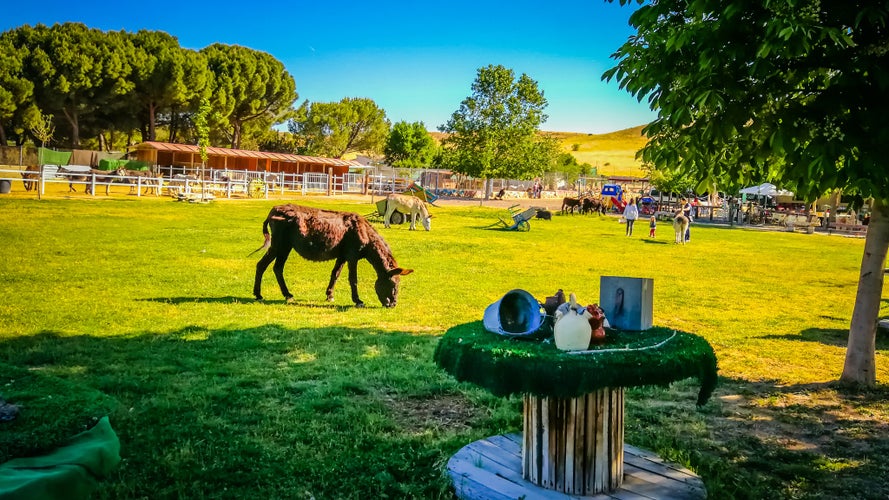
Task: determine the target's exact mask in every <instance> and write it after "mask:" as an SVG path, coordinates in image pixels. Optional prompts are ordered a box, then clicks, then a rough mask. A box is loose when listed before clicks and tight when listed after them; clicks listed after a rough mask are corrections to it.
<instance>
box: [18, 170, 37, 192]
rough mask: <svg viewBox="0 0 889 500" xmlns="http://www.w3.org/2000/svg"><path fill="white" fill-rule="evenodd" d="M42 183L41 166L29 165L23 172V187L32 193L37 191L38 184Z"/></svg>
mask: <svg viewBox="0 0 889 500" xmlns="http://www.w3.org/2000/svg"><path fill="white" fill-rule="evenodd" d="M39 182H40V166H38V165H28V166H27V167H25V169H24V170H22V185H24V186H25V191H30V190H31V189H34V190H35V191H36V190H37V189H38V187H37V186H38V183H39Z"/></svg>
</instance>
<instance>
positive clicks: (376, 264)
mask: <svg viewBox="0 0 889 500" xmlns="http://www.w3.org/2000/svg"><path fill="white" fill-rule="evenodd" d="M269 228H271V236H270V235H269ZM262 233H263V235H264V236H265V243H264V244H263V245H262V247H260V248H259V249H257V250H256V251H259V250H262V249H265V250H266V253H265V255H263V256H262V258H261V259H259V262H257V263H256V276H255V279H254V281H253V295H254V296H255V297H256V300H262V294H261V293H260V288H261V284H262V275H263V273H264V272H265V270H266V269H267V268H268V267H269V264H271V263H272V262H274V263H275V265H274V267H273V269H274V271H275V278H277V280H278V286H279V287H280V288H281V293H282V294H283V295H284V298H285V299H286V300H287V301H288V302H290V301H292V300H293V295H291V294H290V291H289V290H288V289H287V285H286V283H284V264H285V263H286V262H287V258H288V257H289V256H290V250H296V253H297V254H299V256H300V257H302V258H304V259H306V260H311V261H315V262H322V261H326V260H333V259H336V263H335V264H334V266H333V271H331V273H330V283H329V284H328V285H327V300H328V301H332V300H333V287H334V285H335V284H336V280H337V278H339V276H340V271H342V269H343V265H345V264H348V265H349V286H351V288H352V301H353V302H354V303H355V307H364V302H362V301H361V299H360V298H359V297H358V261H359V260H361V259H367V261H368V262H369V263H370V265H371V266H373V268H374V270H375V271H376V272H377V281H376V283H374V289H375V290H376V292H377V297H378V298H379V299H380V303H381V304H382V305H383V306H384V307H395V304H396V303H397V301H398V284H399V280H400V277H401V276H404V275H407V274H410V273H412V272H413V270H412V269H402V268H400V267H398V264H397V263H396V262H395V258H394V257H393V256H392V252H391V251H390V250H389V245H387V244H386V242H385V241H384V240H383V238H382V237H381V236H380V234H379V233H377V231H376V230H375V229H374V228H373V226H371V225H370V223H369V222H367V220H366V219H365V218H364V217H361V216H360V215H358V214H354V213H350V212H335V211H331V210H319V209H317V208H308V207H302V206H298V205H279V206H276V207H274V208H272V210H271V211H270V212H269V215H268V217H266V219H265V222H263V224H262Z"/></svg>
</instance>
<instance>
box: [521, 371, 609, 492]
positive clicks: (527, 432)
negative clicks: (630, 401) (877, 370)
mask: <svg viewBox="0 0 889 500" xmlns="http://www.w3.org/2000/svg"><path fill="white" fill-rule="evenodd" d="M623 453H624V389H623V388H622V387H620V388H604V389H600V390H598V391H595V392H592V393H589V394H586V395H584V396H580V397H577V398H573V399H563V398H542V397H537V396H532V395H528V394H526V395H525V396H524V432H523V444H522V477H523V478H524V479H525V480H527V481H530V482H531V483H533V484H536V485H538V486H541V487H543V488H547V489H552V490H556V491H560V492H563V493H567V494H572V495H596V494H599V493H605V492H608V491H612V490H616V489H618V488H620V486H621V484H622V482H623V475H624V456H623Z"/></svg>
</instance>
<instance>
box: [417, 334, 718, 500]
mask: <svg viewBox="0 0 889 500" xmlns="http://www.w3.org/2000/svg"><path fill="white" fill-rule="evenodd" d="M434 359H435V362H436V363H437V364H438V366H439V367H441V368H442V369H444V370H445V371H446V372H448V373H449V374H451V375H453V376H454V377H455V378H456V379H457V380H459V381H466V382H471V383H473V384H476V385H478V386H481V387H483V388H485V389H487V390H489V391H491V393H493V394H494V395H496V396H510V395H521V396H522V398H523V407H524V410H523V431H522V435H521V436H518V435H513V434H510V435H505V436H494V437H490V438H486V439H483V440H480V441H476V442H474V443H471V444H470V445H468V446H466V447H464V448H463V449H461V450H460V451H459V452H458V453H457V454H455V455H454V456H453V457H452V458H451V460H450V461H449V462H448V471H449V473H450V474H451V476H452V479H453V481H454V486H455V489H456V492H457V496H458V497H460V498H501V497H503V496H506V497H512V498H516V497H519V496H522V495H525V496H527V497H529V498H530V497H534V498H536V497H541V498H563V496H561V494H564V495H596V494H601V493H609V492H615V491H621V492H624V493H627V492H629V493H634V492H635V493H636V494H641V492H643V491H644V492H645V494H646V495H649V498H663V497H671V498H703V497H705V496H706V490H705V489H704V487H703V483H702V482H701V480H700V478H698V477H697V476H695V475H694V474H693V473H691V471H688V470H687V469H684V468H682V467H680V466H678V465H675V464H669V463H666V462H664V461H663V460H660V459H659V458H658V457H657V456H656V455H654V454H653V453H651V452H647V451H645V450H641V449H639V448H635V447H632V446H629V445H625V444H624V442H623V439H624V392H625V388H626V387H636V386H644V385H661V386H663V385H668V384H670V383H672V382H674V381H677V380H682V379H685V378H689V377H695V378H697V379H698V380H699V381H700V382H701V389H700V392H699V394H698V400H697V403H698V404H704V403H705V402H706V401H707V399H708V398H709V397H710V394H711V393H712V391H713V389H714V388H715V386H716V378H717V376H716V370H717V368H716V356H715V354H714V353H713V349H712V348H711V347H710V344H709V343H707V341H706V340H704V339H703V338H701V337H699V336H697V335H693V334H690V333H685V332H679V331H674V330H671V329H667V328H662V327H653V328H650V329H648V330H645V331H643V332H619V331H609V335H608V340H607V341H606V343H605V344H602V345H600V346H596V347H595V348H594V349H592V350H590V351H581V352H565V351H560V350H558V349H557V348H556V347H555V345H554V343H552V342H545V341H540V340H537V341H535V340H529V339H525V338H521V339H520V338H514V337H508V336H503V335H498V334H495V333H491V332H488V331H486V330H485V329H484V326H483V324H482V322H473V323H467V324H464V325H459V326H456V327H454V328H451V329H450V330H448V331H447V332H446V333H445V334H444V336H443V337H442V339H441V341H440V342H439V344H438V346H437V348H436V350H435V355H434ZM556 492H557V493H559V494H560V495H557V496H554V493H556Z"/></svg>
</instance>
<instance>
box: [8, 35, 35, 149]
mask: <svg viewBox="0 0 889 500" xmlns="http://www.w3.org/2000/svg"><path fill="white" fill-rule="evenodd" d="M12 38H13V37H12V33H11V32H5V33H2V34H0V145H5V144H6V141H7V140H8V134H12V135H15V136H17V138H18V139H21V138H22V137H23V132H24V131H25V130H27V129H28V128H29V127H30V126H31V125H32V124H33V121H34V120H35V119H36V118H37V116H38V115H39V111H38V110H37V107H36V105H35V104H34V100H33V94H34V84H33V83H31V82H30V81H29V80H28V79H27V78H25V77H24V71H23V69H24V68H23V65H24V60H25V56H26V54H27V48H26V47H17V46H16V45H15V44H13V40H12ZM17 142H19V143H21V140H19V141H17Z"/></svg>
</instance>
